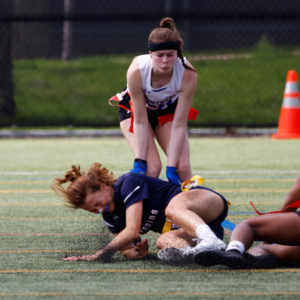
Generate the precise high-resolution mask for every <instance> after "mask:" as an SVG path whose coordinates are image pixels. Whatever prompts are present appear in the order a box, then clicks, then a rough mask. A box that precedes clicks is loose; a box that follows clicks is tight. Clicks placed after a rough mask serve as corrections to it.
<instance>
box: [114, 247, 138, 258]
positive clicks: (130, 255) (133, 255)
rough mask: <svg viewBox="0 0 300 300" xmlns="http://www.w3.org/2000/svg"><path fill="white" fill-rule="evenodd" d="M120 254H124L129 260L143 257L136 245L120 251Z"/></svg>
mask: <svg viewBox="0 0 300 300" xmlns="http://www.w3.org/2000/svg"><path fill="white" fill-rule="evenodd" d="M119 252H120V254H121V255H122V256H124V257H125V258H127V259H128V260H137V259H141V257H140V255H139V253H138V252H136V250H135V248H134V246H132V247H131V248H129V247H128V248H126V249H123V250H120V251H119Z"/></svg>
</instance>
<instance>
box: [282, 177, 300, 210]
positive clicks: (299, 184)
mask: <svg viewBox="0 0 300 300" xmlns="http://www.w3.org/2000/svg"><path fill="white" fill-rule="evenodd" d="M297 200H300V176H299V177H298V179H297V180H296V183H295V185H294V186H293V187H292V189H291V190H290V191H289V193H288V195H287V198H286V199H285V201H284V203H283V205H282V207H281V209H284V208H285V207H287V206H289V205H290V204H292V203H293V202H295V201H297ZM296 210H297V208H296V207H291V208H288V209H287V210H285V211H296Z"/></svg>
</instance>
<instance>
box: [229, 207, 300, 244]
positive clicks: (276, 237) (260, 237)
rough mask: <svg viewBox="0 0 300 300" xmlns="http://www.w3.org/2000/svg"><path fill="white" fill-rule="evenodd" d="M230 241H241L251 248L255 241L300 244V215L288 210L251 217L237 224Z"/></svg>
mask: <svg viewBox="0 0 300 300" xmlns="http://www.w3.org/2000/svg"><path fill="white" fill-rule="evenodd" d="M230 241H240V242H241V243H243V244H244V246H245V249H249V248H250V247H251V245H252V243H253V242H254V241H265V242H267V243H276V244H281V245H289V246H296V245H300V217H299V216H298V215H297V214H296V213H293V212H288V213H280V214H268V215H262V216H257V217H253V218H249V219H248V220H245V221H243V222H241V223H239V224H238V225H237V226H236V228H235V229H234V231H233V232H232V235H231V238H230Z"/></svg>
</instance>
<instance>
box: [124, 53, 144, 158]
mask: <svg viewBox="0 0 300 300" xmlns="http://www.w3.org/2000/svg"><path fill="white" fill-rule="evenodd" d="M127 84H128V87H129V91H130V97H131V101H132V106H133V112H134V123H133V139H134V151H135V153H134V156H135V158H140V159H143V160H146V156H147V142H148V116H147V108H146V102H145V96H144V91H143V82H142V76H141V72H140V69H139V62H138V58H135V59H134V60H133V62H132V64H131V65H130V67H129V69H128V72H127Z"/></svg>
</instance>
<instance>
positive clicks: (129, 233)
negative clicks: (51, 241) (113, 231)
mask: <svg viewBox="0 0 300 300" xmlns="http://www.w3.org/2000/svg"><path fill="white" fill-rule="evenodd" d="M142 213H143V201H140V202H138V203H135V204H133V205H131V206H130V207H129V208H128V209H127V210H126V228H125V229H124V230H122V231H121V232H120V233H119V234H118V235H117V236H116V237H115V238H114V239H113V240H112V241H111V242H110V243H109V244H108V245H107V246H106V247H104V248H103V249H101V250H100V251H98V252H97V253H95V254H94V255H85V256H80V257H76V256H72V257H67V258H63V260H69V261H78V260H101V261H106V260H108V259H109V258H110V256H111V255H112V254H114V253H115V252H117V251H119V250H121V249H123V248H124V247H126V246H128V245H129V244H131V243H132V242H134V241H135V240H136V239H137V238H138V237H139V232H140V227H141V221H142Z"/></svg>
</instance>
